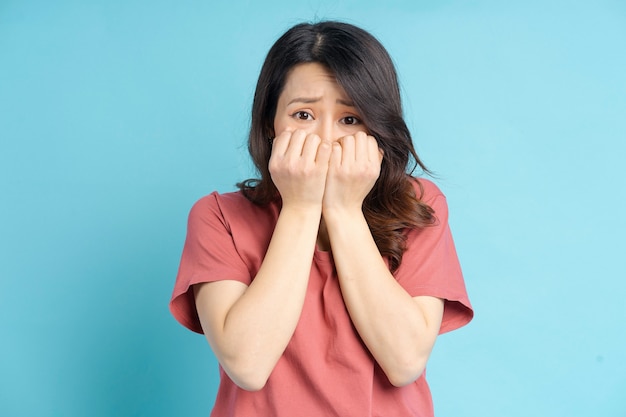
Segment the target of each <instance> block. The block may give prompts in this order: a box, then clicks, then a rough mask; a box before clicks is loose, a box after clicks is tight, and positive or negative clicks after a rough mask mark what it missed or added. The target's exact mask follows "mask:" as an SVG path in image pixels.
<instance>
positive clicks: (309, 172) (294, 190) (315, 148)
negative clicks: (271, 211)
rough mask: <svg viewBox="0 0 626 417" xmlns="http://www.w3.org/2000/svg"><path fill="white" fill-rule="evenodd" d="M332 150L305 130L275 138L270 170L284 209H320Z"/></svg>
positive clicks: (327, 143)
mask: <svg viewBox="0 0 626 417" xmlns="http://www.w3.org/2000/svg"><path fill="white" fill-rule="evenodd" d="M331 150H332V145H331V143H330V142H328V141H323V140H322V139H321V138H320V137H319V136H318V135H316V134H314V133H307V132H306V131H304V130H300V129H298V130H294V131H290V130H286V131H284V132H282V133H280V134H279V135H278V136H276V138H275V139H274V142H273V148H272V155H271V157H270V162H269V171H270V174H271V176H272V181H274V184H275V185H276V188H277V189H278V191H279V192H280V195H281V198H282V200H283V207H286V206H292V207H300V208H309V207H311V206H318V207H321V204H322V199H323V197H324V187H325V184H326V174H327V172H328V165H329V160H330V154H331Z"/></svg>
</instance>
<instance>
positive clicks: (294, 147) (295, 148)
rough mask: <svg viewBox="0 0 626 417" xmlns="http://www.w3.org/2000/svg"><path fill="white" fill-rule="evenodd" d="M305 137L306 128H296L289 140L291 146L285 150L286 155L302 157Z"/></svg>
mask: <svg viewBox="0 0 626 417" xmlns="http://www.w3.org/2000/svg"><path fill="white" fill-rule="evenodd" d="M305 139H306V132H305V131H304V130H300V129H298V130H294V131H293V132H292V133H291V139H290V140H289V146H288V147H287V149H286V150H285V155H289V156H292V157H300V156H301V155H302V147H303V145H304V140H305Z"/></svg>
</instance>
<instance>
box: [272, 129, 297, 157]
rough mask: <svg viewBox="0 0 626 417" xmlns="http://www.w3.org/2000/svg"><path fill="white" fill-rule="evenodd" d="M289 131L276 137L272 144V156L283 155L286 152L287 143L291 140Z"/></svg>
mask: <svg viewBox="0 0 626 417" xmlns="http://www.w3.org/2000/svg"><path fill="white" fill-rule="evenodd" d="M291 133H292V132H290V131H284V132H282V133H281V134H279V135H278V136H276V137H275V138H274V140H273V142H272V155H284V154H285V152H286V151H287V147H288V146H289V141H290V138H291Z"/></svg>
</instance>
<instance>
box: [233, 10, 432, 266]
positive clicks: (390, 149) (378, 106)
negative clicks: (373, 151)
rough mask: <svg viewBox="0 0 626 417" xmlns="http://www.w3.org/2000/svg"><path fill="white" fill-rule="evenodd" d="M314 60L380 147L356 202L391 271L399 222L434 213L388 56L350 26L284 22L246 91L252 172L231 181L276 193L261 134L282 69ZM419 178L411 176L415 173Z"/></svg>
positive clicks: (253, 193)
mask: <svg viewBox="0 0 626 417" xmlns="http://www.w3.org/2000/svg"><path fill="white" fill-rule="evenodd" d="M311 62H315V63H319V64H322V65H324V66H325V67H326V68H328V69H329V70H330V72H331V73H332V74H334V75H335V77H336V79H337V82H338V83H339V85H340V86H341V87H343V89H344V90H345V92H346V94H347V95H348V96H349V97H350V99H352V101H353V103H354V105H355V107H356V109H357V110H358V112H359V114H360V116H361V119H362V121H363V123H364V124H365V126H367V130H368V133H369V134H371V135H372V136H374V137H375V138H376V140H377V142H378V146H379V147H380V148H381V149H382V150H383V151H384V158H383V162H382V166H381V172H380V176H379V178H378V180H377V181H376V184H375V185H374V187H373V188H372V190H371V191H370V193H369V194H368V195H367V197H366V198H365V200H364V202H363V213H364V215H365V218H366V220H367V224H368V225H369V228H370V231H371V233H372V235H373V237H374V240H375V242H376V245H377V247H378V250H379V251H380V253H381V255H383V256H385V257H386V258H387V259H388V260H389V267H390V270H391V271H392V272H394V271H395V270H396V269H397V268H398V266H399V265H400V263H401V261H402V255H403V253H404V251H405V250H406V234H405V231H406V229H411V228H422V227H425V226H428V225H431V224H433V223H434V221H435V217H434V213H433V210H432V209H431V208H430V207H429V206H428V205H427V204H425V203H424V202H422V201H421V197H422V193H423V190H422V186H421V184H420V186H419V189H420V190H421V191H420V195H416V194H415V192H414V188H413V185H412V184H411V182H412V181H417V180H416V179H413V178H412V177H411V174H412V173H413V172H414V170H415V169H416V168H417V167H418V166H419V167H420V168H421V169H422V170H423V171H424V172H426V173H428V172H429V171H428V169H427V168H426V167H425V166H424V164H423V163H422V161H420V159H419V157H418V156H417V153H416V151H415V148H414V147H413V142H412V139H411V134H410V132H409V130H408V128H407V126H406V123H405V122H404V119H403V116H402V102H401V98H400V89H399V86H398V79H397V75H396V70H395V68H394V65H393V62H392V60H391V58H390V56H389V54H388V53H387V51H386V50H385V48H384V47H383V46H382V45H381V44H380V42H379V41H378V40H377V39H376V38H374V37H373V36H372V35H371V34H369V33H368V32H366V31H364V30H363V29H360V28H358V27H356V26H353V25H350V24H347V23H343V22H333V21H325V22H319V23H315V24H309V23H302V24H298V25H296V26H294V27H292V28H291V29H289V30H288V31H287V32H286V33H285V34H284V35H282V36H281V37H280V38H279V39H278V40H277V41H276V43H275V44H274V45H273V46H272V48H271V49H270V51H269V52H268V54H267V57H266V59H265V63H264V64H263V68H262V69H261V74H260V75H259V80H258V83H257V86H256V91H255V94H254V102H253V104H252V121H251V127H250V136H249V142H248V149H249V151H250V155H251V156H252V160H253V162H254V164H255V166H256V168H257V170H258V173H259V175H260V179H248V180H246V181H243V182H241V183H239V184H237V186H238V187H239V188H240V189H241V191H242V193H243V194H244V195H245V196H246V198H248V199H249V200H250V201H252V202H254V203H255V204H258V205H266V204H268V203H270V202H272V201H277V200H278V201H280V195H279V193H278V190H277V189H276V186H275V185H274V183H273V182H272V179H271V176H270V172H269V168H268V163H269V160H270V155H271V152H272V148H271V143H270V141H269V138H273V137H274V136H275V133H276V132H274V116H275V115H276V105H277V103H278V97H279V96H280V94H281V92H282V90H283V87H284V85H285V80H286V77H287V75H288V74H289V71H290V70H291V69H292V68H293V67H294V66H296V65H298V64H303V63H311ZM418 183H419V181H418Z"/></svg>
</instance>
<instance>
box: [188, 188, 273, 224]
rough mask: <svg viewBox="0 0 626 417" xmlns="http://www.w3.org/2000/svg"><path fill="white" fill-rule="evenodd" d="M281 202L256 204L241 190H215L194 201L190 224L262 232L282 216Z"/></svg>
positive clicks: (190, 213)
mask: <svg viewBox="0 0 626 417" xmlns="http://www.w3.org/2000/svg"><path fill="white" fill-rule="evenodd" d="M279 210H280V209H279V207H278V204H277V203H270V204H268V205H265V206H260V205H257V204H254V203H253V202H251V201H250V200H248V199H247V198H246V197H245V196H244V195H243V194H242V193H241V192H240V191H235V192H229V193H218V192H212V193H211V194H209V195H206V196H204V197H202V198H200V199H199V200H198V201H196V202H195V203H194V205H193V206H192V208H191V210H190V212H189V220H188V224H189V226H190V227H191V228H196V227H198V228H206V227H207V226H208V227H211V228H219V229H226V230H229V231H231V232H232V231H240V232H243V231H247V232H246V233H249V231H250V230H255V231H257V232H259V233H261V232H262V230H264V228H268V229H269V230H270V232H271V230H272V227H273V225H274V223H275V221H276V219H277V217H278V213H279Z"/></svg>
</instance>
